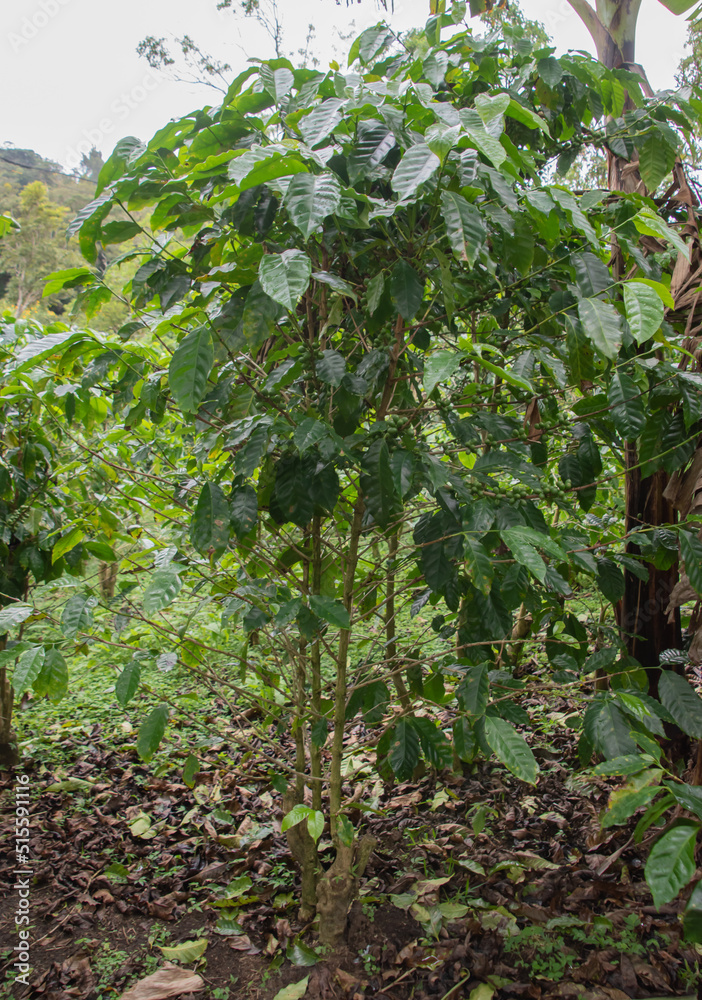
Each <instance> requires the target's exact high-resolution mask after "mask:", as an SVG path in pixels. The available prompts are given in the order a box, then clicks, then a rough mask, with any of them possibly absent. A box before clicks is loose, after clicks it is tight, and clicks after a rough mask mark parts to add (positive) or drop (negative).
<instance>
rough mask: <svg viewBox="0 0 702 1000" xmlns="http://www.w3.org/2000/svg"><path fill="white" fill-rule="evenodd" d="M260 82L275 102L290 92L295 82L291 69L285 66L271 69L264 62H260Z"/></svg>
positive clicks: (278, 102)
mask: <svg viewBox="0 0 702 1000" xmlns="http://www.w3.org/2000/svg"><path fill="white" fill-rule="evenodd" d="M260 72H261V83H262V84H263V86H264V88H265V89H266V90H267V91H268V93H269V94H270V95H271V97H272V98H273V100H274V101H275V103H276V104H280V102H281V101H282V100H283V98H284V97H287V95H288V94H289V93H290V91H291V90H292V88H293V84H294V83H295V77H294V75H293V73H292V70H289V69H288V68H287V67H285V66H284V67H282V68H281V69H271V67H270V66H268V65H267V64H266V63H262V64H261V71H260Z"/></svg>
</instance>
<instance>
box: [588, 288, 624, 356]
mask: <svg viewBox="0 0 702 1000" xmlns="http://www.w3.org/2000/svg"><path fill="white" fill-rule="evenodd" d="M578 316H579V317H580V322H581V323H582V325H583V330H584V331H585V334H586V335H587V337H588V339H589V340H590V341H591V342H592V344H593V346H594V347H595V349H596V350H597V351H599V352H600V354H603V355H604V356H605V357H606V358H609V359H610V360H612V359H614V358H616V356H617V354H618V353H619V348H620V347H621V344H622V329H621V317H620V316H619V313H618V312H617V310H616V309H615V308H614V306H611V305H609V304H608V303H607V302H602V300H601V299H581V300H580V301H579V302H578Z"/></svg>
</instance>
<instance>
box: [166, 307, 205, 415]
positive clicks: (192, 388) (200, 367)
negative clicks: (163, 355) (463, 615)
mask: <svg viewBox="0 0 702 1000" xmlns="http://www.w3.org/2000/svg"><path fill="white" fill-rule="evenodd" d="M213 363H214V349H213V347H212V336H211V334H210V331H209V329H208V328H207V327H206V326H201V327H198V329H197V330H193V331H192V333H189V334H188V335H187V337H185V338H184V339H183V340H181V342H180V344H179V345H178V347H177V348H176V349H175V351H174V353H173V357H172V358H171V363H170V365H169V367H168V384H169V386H170V388H171V392H172V393H173V398H174V399H175V401H176V404H177V406H178V407H179V408H180V409H181V410H182V411H183V412H184V413H193V412H194V411H195V410H197V409H198V407H199V406H200V403H201V402H202V400H203V398H204V396H205V390H206V389H207V379H208V378H209V375H210V372H211V371H212V365H213Z"/></svg>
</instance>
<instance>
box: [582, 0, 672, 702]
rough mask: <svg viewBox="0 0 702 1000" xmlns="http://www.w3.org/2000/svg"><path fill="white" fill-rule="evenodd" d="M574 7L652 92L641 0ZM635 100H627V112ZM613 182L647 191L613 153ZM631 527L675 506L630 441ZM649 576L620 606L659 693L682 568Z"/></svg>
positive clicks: (660, 474)
mask: <svg viewBox="0 0 702 1000" xmlns="http://www.w3.org/2000/svg"><path fill="white" fill-rule="evenodd" d="M569 3H570V5H571V7H572V8H573V9H574V10H575V11H576V13H577V14H578V15H579V16H580V18H581V19H582V20H583V22H584V23H585V25H586V26H587V28H588V31H589V32H590V34H591V35H592V38H593V40H594V42H595V45H596V46H597V55H598V58H599V60H600V62H602V63H603V64H604V65H605V66H606V67H607V69H617V68H619V67H622V68H625V69H628V70H630V71H633V72H636V73H638V74H639V75H640V76H641V77H642V80H643V87H644V91H645V92H647V93H648V94H649V95H650V93H651V91H650V87H649V84H648V81H647V79H646V74H645V72H644V70H643V67H641V66H640V65H639V64H638V63H636V62H635V61H634V60H635V54H636V53H635V49H636V22H637V18H638V14H639V7H640V4H641V0H597V9H596V10H595V9H594V8H593V7H591V5H590V4H589V3H588V0H569ZM632 107H633V104H631V103H630V102H629V100H627V104H626V105H625V109H624V110H625V111H626V110H630V109H631V108H632ZM607 181H608V187H609V190H610V191H625V192H633V191H638V192H639V193H641V194H647V193H648V192H647V191H646V188H645V185H644V183H643V181H642V179H641V174H640V172H639V168H638V161H633V162H631V161H628V160H625V159H623V158H622V157H620V156H615V155H614V154H613V153H611V152H608V154H607ZM614 271H615V273H614V277H615V279H617V280H618V279H619V278H621V277H623V275H622V274H621V273H620V271H621V267H620V263H619V260H618V254H617V252H616V248H615V252H614ZM625 456H626V473H625V505H626V514H625V529H626V533H627V536H629V535H630V533H632V532H635V531H637V530H641V529H644V530H650V529H655V528H658V527H663V526H665V525H668V524H672V523H673V522H674V521H675V514H676V512H675V509H674V508H673V505H672V503H671V502H670V500H668V499H667V498H666V496H665V490H666V487H667V485H668V475H667V473H665V472H664V471H663V470H658V471H657V472H655V473H653V475H651V476H648V477H646V478H644V477H642V476H641V469H640V465H639V457H638V452H637V448H636V443H635V442H634V441H627V442H626V444H625ZM627 552H628V553H629V554H631V555H638V554H639V549H638V547H637V546H636V545H635V544H634V542H633V541H631V540H629V541H628V542H627ZM645 565H646V569H647V570H648V580H647V581H646V582H644V581H642V580H640V579H639V578H638V577H637V576H635V575H634V574H633V573H632V572H631V571H629V570H626V571H625V574H624V581H625V587H624V596H623V598H622V600H621V602H620V605H619V608H618V620H619V626H620V628H621V630H622V633H623V637H624V638H625V639H626V642H627V649H628V652H629V654H630V655H631V656H633V657H635V659H637V660H638V661H639V663H641V665H642V666H643V667H645V668H646V670H647V671H648V672H649V686H650V690H651V693H652V694H656V693H657V685H658V673H659V671H658V666H659V663H660V656H661V653H662V652H663V651H664V650H666V649H679V648H680V645H681V642H682V639H681V632H680V613H679V611H678V610H677V609H676V610H675V612H674V614H673V615H671V616H670V620H669V617H668V615H667V614H666V607H667V605H668V600H669V597H670V594H671V591H672V590H673V587H674V586H675V584H676V582H677V580H678V567H677V565H674V566H672V567H670V568H669V569H658V568H657V567H655V566H654V565H653V564H651V563H646V564H645Z"/></svg>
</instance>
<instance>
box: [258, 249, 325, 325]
mask: <svg viewBox="0 0 702 1000" xmlns="http://www.w3.org/2000/svg"><path fill="white" fill-rule="evenodd" d="M311 274H312V261H311V260H310V259H309V257H308V256H307V254H306V253H302V252H301V251H300V250H284V251H283V253H276V254H267V255H266V256H265V257H264V258H263V260H262V261H261V265H260V267H259V271H258V280H259V281H260V282H261V288H262V289H263V291H264V292H265V293H266V295H269V296H270V297H271V298H272V299H273V300H274V301H275V302H279V303H280V304H281V305H282V306H285V308H286V309H288V310H290V312H292V311H293V310H294V309H295V307H296V305H297V303H298V302H299V300H300V297H301V296H302V295H303V294H304V293H305V291H306V290H307V287H308V285H309V283H310V275H311Z"/></svg>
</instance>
